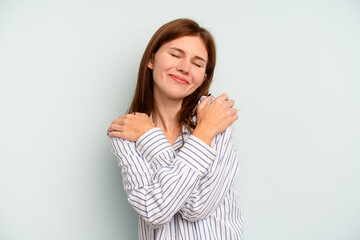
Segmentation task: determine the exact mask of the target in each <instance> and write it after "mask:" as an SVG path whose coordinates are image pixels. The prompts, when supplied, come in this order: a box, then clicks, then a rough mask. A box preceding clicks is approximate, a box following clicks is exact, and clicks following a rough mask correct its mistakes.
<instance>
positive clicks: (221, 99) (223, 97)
mask: <svg viewBox="0 0 360 240" xmlns="http://www.w3.org/2000/svg"><path fill="white" fill-rule="evenodd" d="M228 100H229V97H228V95H227V94H225V93H223V94H221V95H220V96H218V97H217V98H216V99H215V100H214V102H215V101H216V102H225V101H228Z"/></svg>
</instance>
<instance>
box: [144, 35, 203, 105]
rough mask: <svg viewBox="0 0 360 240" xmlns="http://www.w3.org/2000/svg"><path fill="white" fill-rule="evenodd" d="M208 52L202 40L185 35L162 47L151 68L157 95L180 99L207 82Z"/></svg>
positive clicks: (151, 61)
mask: <svg viewBox="0 0 360 240" xmlns="http://www.w3.org/2000/svg"><path fill="white" fill-rule="evenodd" d="M207 61H208V53H207V50H206V47H205V45H204V42H203V40H202V39H201V38H200V37H197V36H185V37H180V38H177V39H174V40H172V41H170V42H167V43H165V44H164V45H162V46H161V47H160V48H159V50H158V51H157V52H156V53H155V55H154V57H153V59H152V60H150V61H149V63H148V67H149V68H150V69H152V70H153V79H154V95H155V97H158V96H161V97H166V98H168V99H171V100H180V99H183V98H185V97H186V96H189V95H190V94H192V93H193V92H194V91H195V90H196V89H197V88H198V87H199V86H200V85H201V84H202V83H203V81H204V80H205V79H206V74H205V69H206V63H207Z"/></svg>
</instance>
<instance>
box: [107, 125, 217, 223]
mask: <svg viewBox="0 0 360 240" xmlns="http://www.w3.org/2000/svg"><path fill="white" fill-rule="evenodd" d="M164 138H165V139H164ZM154 139H156V142H157V144H156V145H150V147H147V145H146V143H150V142H151V141H152V140H154ZM110 140H111V144H112V152H113V153H114V155H115V156H116V157H117V159H118V161H119V167H121V169H122V176H123V183H124V188H125V191H126V193H127V195H128V201H129V202H130V204H131V205H132V206H133V208H134V209H135V210H136V211H137V212H138V213H139V214H140V216H141V217H142V218H143V219H144V220H146V221H147V222H148V223H149V224H150V225H151V226H152V227H154V228H157V227H161V226H162V225H164V224H166V223H167V222H169V221H170V220H171V218H172V217H173V215H174V214H175V213H177V212H178V211H179V210H180V208H181V207H182V206H183V205H184V203H185V201H186V200H187V199H188V198H189V197H190V195H191V193H192V192H193V191H194V189H195V187H196V186H197V183H198V182H199V180H200V179H201V178H203V177H204V176H205V175H206V174H207V172H208V171H209V169H210V168H211V166H212V164H213V162H214V160H215V158H216V155H217V154H216V152H215V151H214V150H213V149H212V148H210V147H209V146H207V145H206V144H204V143H203V142H202V141H200V140H199V139H197V138H196V137H194V136H191V137H190V138H189V139H188V141H187V142H186V143H185V144H184V146H183V148H182V149H181V151H180V152H179V153H178V154H177V155H176V154H175V152H174V150H173V149H172V147H171V145H170V144H169V142H168V141H167V139H166V137H165V136H164V135H163V133H162V132H161V130H160V129H159V128H153V129H151V130H149V131H148V132H147V133H146V134H144V135H143V136H142V137H141V139H139V141H138V142H137V143H136V144H135V143H133V142H130V141H126V140H123V139H119V138H111V139H110ZM145 156H146V157H145ZM161 159H167V160H169V159H171V163H170V164H168V165H167V166H163V167H161V168H159V169H154V167H152V165H151V162H152V161H154V160H156V161H161Z"/></svg>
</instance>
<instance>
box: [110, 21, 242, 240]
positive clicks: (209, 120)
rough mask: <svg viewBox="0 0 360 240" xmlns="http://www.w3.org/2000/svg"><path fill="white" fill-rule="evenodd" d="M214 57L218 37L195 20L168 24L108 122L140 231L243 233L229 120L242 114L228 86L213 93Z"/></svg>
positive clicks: (173, 235) (182, 235) (155, 235)
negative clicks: (123, 105)
mask: <svg viewBox="0 0 360 240" xmlns="http://www.w3.org/2000/svg"><path fill="white" fill-rule="evenodd" d="M215 61H216V53H215V44H214V40H213V38H212V36H211V34H210V33H209V32H208V31H207V30H205V29H203V28H201V27H200V26H199V25H198V24H197V23H196V22H194V21H192V20H190V19H177V20H174V21H171V22H169V23H167V24H165V25H163V26H162V27H161V28H160V29H159V30H158V31H157V32H156V33H155V34H154V36H153V37H152V38H151V40H150V42H149V43H148V46H147V48H146V50H145V52H144V55H143V57H142V60H141V63H140V67H139V74H138V82H137V86H136V90H135V94H134V98H133V101H132V104H131V106H130V109H129V114H127V115H124V116H121V117H119V118H117V119H115V120H114V121H113V122H112V124H111V126H110V127H109V129H108V135H109V136H110V137H111V138H110V139H111V144H112V151H113V153H114V154H115V156H116V157H117V159H118V161H119V166H120V167H121V169H122V176H123V184H124V188H125V191H126V193H127V195H128V201H129V202H130V204H131V205H132V207H133V208H134V209H135V210H136V211H137V212H138V213H139V214H140V217H139V239H241V238H242V218H241V212H240V210H239V208H238V206H237V202H236V196H235V193H234V189H233V182H234V177H235V174H236V172H237V169H238V161H237V157H236V154H235V151H234V147H233V143H232V137H231V128H230V126H231V124H232V123H233V122H234V121H235V120H237V118H238V116H237V111H236V109H235V108H233V105H234V101H233V100H229V99H228V97H227V95H226V94H223V95H221V96H219V97H217V98H214V97H212V96H211V95H210V94H209V95H208V91H209V88H210V84H211V81H212V77H213V73H214V68H215ZM204 95H208V96H207V97H203V96H204Z"/></svg>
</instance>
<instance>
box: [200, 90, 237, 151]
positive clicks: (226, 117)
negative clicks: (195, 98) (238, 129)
mask: <svg viewBox="0 0 360 240" xmlns="http://www.w3.org/2000/svg"><path fill="white" fill-rule="evenodd" d="M211 98H212V97H211V96H208V97H206V98H205V99H204V100H203V101H202V102H201V103H200V104H199V105H198V107H197V109H196V113H197V118H198V124H197V126H196V128H195V130H194V132H193V135H194V136H196V137H198V138H199V139H201V140H202V141H204V142H205V143H207V144H208V145H209V146H210V144H211V142H212V140H213V138H214V137H215V136H216V135H218V134H220V133H222V132H223V131H225V130H226V128H227V127H229V126H230V125H231V124H232V123H233V122H234V121H236V120H237V119H238V115H237V109H235V108H232V107H233V106H234V103H235V102H234V100H232V99H231V100H229V98H228V96H227V95H226V94H222V95H220V96H219V97H217V98H215V99H214V100H213V101H212V102H211V103H210V101H211Z"/></svg>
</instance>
